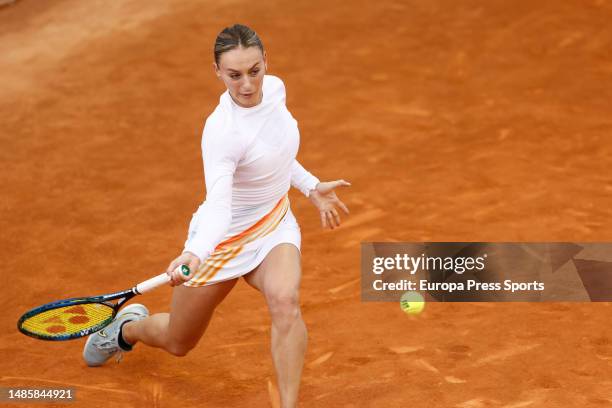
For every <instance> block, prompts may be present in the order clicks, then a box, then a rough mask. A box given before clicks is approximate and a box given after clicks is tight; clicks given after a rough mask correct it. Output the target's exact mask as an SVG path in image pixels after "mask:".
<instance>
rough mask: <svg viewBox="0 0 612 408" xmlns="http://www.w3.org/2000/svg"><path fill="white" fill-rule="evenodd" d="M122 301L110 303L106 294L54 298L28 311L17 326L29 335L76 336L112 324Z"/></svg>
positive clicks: (56, 338)
mask: <svg viewBox="0 0 612 408" xmlns="http://www.w3.org/2000/svg"><path fill="white" fill-rule="evenodd" d="M122 303H124V302H119V303H118V304H113V303H110V302H108V301H107V299H106V298H105V297H96V298H72V299H65V300H60V301H57V302H51V303H47V304H45V305H42V306H38V307H36V308H34V309H32V310H29V311H27V312H26V313H24V314H23V315H22V316H21V317H20V318H19V321H18V322H17V328H18V329H19V331H20V332H22V333H23V334H25V335H26V336H30V337H33V338H36V339H39V340H50V341H62V340H71V339H76V338H79V337H84V336H88V335H90V334H92V333H95V332H96V331H98V330H102V329H103V328H104V327H106V326H107V325H108V324H110V322H112V321H113V319H114V317H115V315H116V314H117V311H118V309H119V306H120V305H121V304H122Z"/></svg>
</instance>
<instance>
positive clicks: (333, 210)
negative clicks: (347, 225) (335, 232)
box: [331, 208, 340, 227]
mask: <svg viewBox="0 0 612 408" xmlns="http://www.w3.org/2000/svg"><path fill="white" fill-rule="evenodd" d="M331 213H332V215H333V216H334V221H336V227H339V226H340V214H338V211H336V209H335V208H332V210H331Z"/></svg>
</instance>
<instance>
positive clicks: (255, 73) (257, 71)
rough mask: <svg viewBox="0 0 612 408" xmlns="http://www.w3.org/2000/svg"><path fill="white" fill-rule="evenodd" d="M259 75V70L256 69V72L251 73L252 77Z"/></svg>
mask: <svg viewBox="0 0 612 408" xmlns="http://www.w3.org/2000/svg"><path fill="white" fill-rule="evenodd" d="M258 73H259V70H258V69H256V70H255V71H251V75H252V76H255V75H257V74H258Z"/></svg>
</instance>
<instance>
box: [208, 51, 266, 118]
mask: <svg viewBox="0 0 612 408" xmlns="http://www.w3.org/2000/svg"><path fill="white" fill-rule="evenodd" d="M213 65H214V67H215V73H216V74H217V76H218V77H219V78H220V79H221V80H222V81H223V83H224V84H225V86H226V87H227V90H228V91H229V93H230V95H231V97H232V99H233V100H234V102H236V103H237V104H238V105H239V106H242V107H243V108H252V107H253V106H256V105H258V104H259V103H260V102H261V99H262V96H263V93H262V85H263V78H264V75H265V73H266V68H267V67H266V53H265V52H264V53H262V52H261V50H260V49H259V48H258V47H248V48H243V47H238V48H234V49H233V50H230V51H227V52H224V53H223V54H221V58H220V59H219V65H217V64H216V63H213Z"/></svg>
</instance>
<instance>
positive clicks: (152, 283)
mask: <svg viewBox="0 0 612 408" xmlns="http://www.w3.org/2000/svg"><path fill="white" fill-rule="evenodd" d="M168 282H170V276H168V274H167V273H166V272H164V273H160V274H159V275H157V276H156V277H154V278H151V279H147V280H146V281H144V282H141V283H139V284H138V285H136V291H138V293H140V294H143V293H147V292H149V291H151V290H153V289H155V288H158V287H160V286H162V285H165V284H166V283H168Z"/></svg>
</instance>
